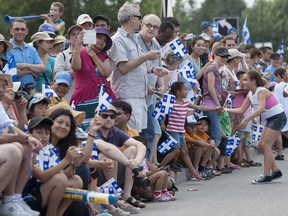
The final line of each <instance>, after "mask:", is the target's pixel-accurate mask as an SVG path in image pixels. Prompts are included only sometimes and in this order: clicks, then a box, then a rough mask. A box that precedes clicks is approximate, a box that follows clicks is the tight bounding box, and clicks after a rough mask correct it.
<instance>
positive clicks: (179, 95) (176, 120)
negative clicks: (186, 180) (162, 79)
mask: <svg viewBox="0 0 288 216" xmlns="http://www.w3.org/2000/svg"><path fill="white" fill-rule="evenodd" d="M170 93H171V94H172V95H175V102H174V105H173V109H172V113H171V114H170V115H169V117H168V125H167V128H166V130H167V132H168V133H169V134H170V135H171V136H172V137H173V138H174V139H175V140H176V141H177V143H176V145H174V146H173V148H172V151H171V152H170V153H168V154H167V155H166V156H165V157H164V159H163V160H162V161H161V163H160V165H161V166H165V165H166V164H167V163H169V162H170V161H171V160H172V159H173V158H174V157H175V156H176V155H177V154H178V152H179V149H180V150H181V154H182V158H183V160H184V162H185V164H186V166H187V167H188V169H189V173H188V175H189V177H192V178H194V177H195V178H198V179H199V180H203V178H202V177H201V176H199V174H198V173H197V172H196V171H195V169H194V167H193V165H192V162H191V160H190V158H189V156H188V149H187V146H186V142H185V138H184V132H185V130H184V124H185V119H186V115H187V110H188V107H189V108H193V109H197V110H202V111H214V110H216V109H214V108H209V107H205V106H197V105H194V104H193V103H189V102H187V101H185V100H184V99H185V98H186V97H187V94H188V91H187V86H186V84H185V83H184V82H174V83H173V84H172V86H171V90H170ZM162 124H163V122H162ZM162 126H163V125H162ZM163 128H165V126H163Z"/></svg>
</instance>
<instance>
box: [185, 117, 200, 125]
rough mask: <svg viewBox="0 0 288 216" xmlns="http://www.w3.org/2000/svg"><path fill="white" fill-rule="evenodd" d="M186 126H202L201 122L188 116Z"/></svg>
mask: <svg viewBox="0 0 288 216" xmlns="http://www.w3.org/2000/svg"><path fill="white" fill-rule="evenodd" d="M185 125H200V123H199V122H197V120H196V118H195V117H194V116H193V115H190V116H187V118H186V121H185Z"/></svg>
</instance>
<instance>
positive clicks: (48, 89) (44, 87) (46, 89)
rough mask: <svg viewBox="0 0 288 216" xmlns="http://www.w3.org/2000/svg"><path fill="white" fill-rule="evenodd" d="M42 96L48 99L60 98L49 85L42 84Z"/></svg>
mask: <svg viewBox="0 0 288 216" xmlns="http://www.w3.org/2000/svg"><path fill="white" fill-rule="evenodd" d="M42 94H43V95H44V96H46V97H48V98H49V97H58V96H57V94H56V93H55V91H54V90H53V89H52V88H51V87H50V86H49V85H47V84H42Z"/></svg>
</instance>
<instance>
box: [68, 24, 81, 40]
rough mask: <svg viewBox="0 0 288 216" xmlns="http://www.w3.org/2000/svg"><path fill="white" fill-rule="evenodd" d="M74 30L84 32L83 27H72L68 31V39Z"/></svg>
mask: <svg viewBox="0 0 288 216" xmlns="http://www.w3.org/2000/svg"><path fill="white" fill-rule="evenodd" d="M74 29H79V30H80V31H82V27H81V26H80V25H73V26H71V27H70V28H69V29H68V31H67V35H68V37H69V36H70V34H71V31H72V30H74Z"/></svg>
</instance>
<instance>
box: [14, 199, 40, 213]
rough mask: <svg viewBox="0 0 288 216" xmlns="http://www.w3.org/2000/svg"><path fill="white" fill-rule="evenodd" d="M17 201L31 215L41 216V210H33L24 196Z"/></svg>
mask: <svg viewBox="0 0 288 216" xmlns="http://www.w3.org/2000/svg"><path fill="white" fill-rule="evenodd" d="M16 202H17V203H18V205H19V206H20V208H22V209H23V210H24V211H25V212H27V213H28V214H29V215H31V216H40V212H38V211H34V210H32V209H31V208H30V206H29V205H27V203H26V202H25V201H24V200H23V199H22V198H20V199H18V200H17V201H16Z"/></svg>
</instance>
